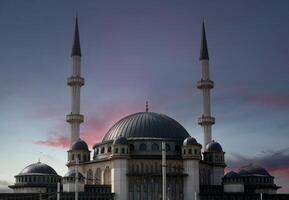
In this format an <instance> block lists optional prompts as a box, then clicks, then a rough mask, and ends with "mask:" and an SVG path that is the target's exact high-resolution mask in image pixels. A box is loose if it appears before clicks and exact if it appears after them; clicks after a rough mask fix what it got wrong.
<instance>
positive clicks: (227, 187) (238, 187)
mask: <svg viewBox="0 0 289 200" xmlns="http://www.w3.org/2000/svg"><path fill="white" fill-rule="evenodd" d="M224 192H244V184H242V183H230V184H224Z"/></svg>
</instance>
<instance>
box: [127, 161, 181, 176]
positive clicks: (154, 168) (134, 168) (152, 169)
mask: <svg viewBox="0 0 289 200" xmlns="http://www.w3.org/2000/svg"><path fill="white" fill-rule="evenodd" d="M129 170H130V173H159V172H161V171H162V165H161V163H157V162H156V163H151V164H144V163H140V164H131V165H130V169H129ZM182 171H183V167H182V166H181V165H177V164H172V163H168V164H167V172H168V173H177V172H182Z"/></svg>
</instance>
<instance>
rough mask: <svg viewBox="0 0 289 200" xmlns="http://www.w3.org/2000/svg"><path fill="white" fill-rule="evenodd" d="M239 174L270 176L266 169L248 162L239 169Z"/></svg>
mask: <svg viewBox="0 0 289 200" xmlns="http://www.w3.org/2000/svg"><path fill="white" fill-rule="evenodd" d="M239 174H240V175H241V176H254V175H255V176H256V175H257V176H260V175H261V176H270V174H269V173H268V171H267V170H266V169H264V168H263V167H261V166H258V165H253V164H249V165H246V166H243V167H241V168H240V169H239Z"/></svg>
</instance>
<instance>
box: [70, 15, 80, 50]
mask: <svg viewBox="0 0 289 200" xmlns="http://www.w3.org/2000/svg"><path fill="white" fill-rule="evenodd" d="M71 56H81V49H80V40H79V30H78V19H77V16H76V18H75V31H74V40H73V46H72V51H71Z"/></svg>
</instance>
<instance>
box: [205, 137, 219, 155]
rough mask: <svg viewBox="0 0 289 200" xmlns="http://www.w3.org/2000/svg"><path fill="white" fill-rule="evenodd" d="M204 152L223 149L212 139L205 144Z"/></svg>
mask: <svg viewBox="0 0 289 200" xmlns="http://www.w3.org/2000/svg"><path fill="white" fill-rule="evenodd" d="M206 152H217V153H222V152H223V149H222V146H221V145H220V144H219V143H218V142H216V141H214V140H213V141H212V142H210V143H208V144H207V145H206Z"/></svg>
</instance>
